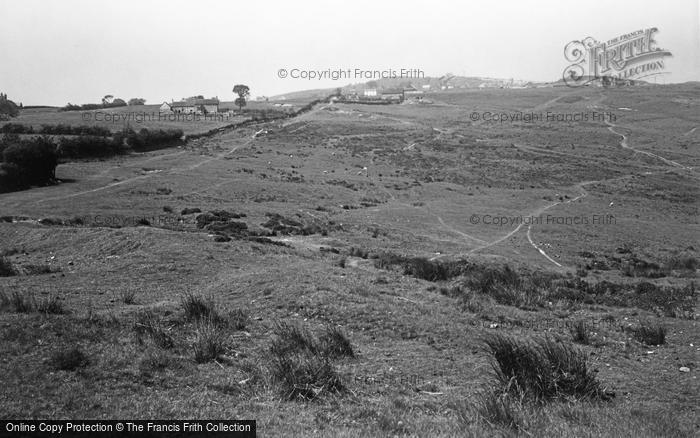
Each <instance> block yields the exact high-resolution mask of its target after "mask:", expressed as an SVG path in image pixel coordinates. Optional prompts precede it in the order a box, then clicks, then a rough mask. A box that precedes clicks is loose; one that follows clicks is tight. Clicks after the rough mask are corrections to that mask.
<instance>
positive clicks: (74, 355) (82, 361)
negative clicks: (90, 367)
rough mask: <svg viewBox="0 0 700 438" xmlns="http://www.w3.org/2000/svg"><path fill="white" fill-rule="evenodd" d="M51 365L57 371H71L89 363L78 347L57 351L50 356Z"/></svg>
mask: <svg viewBox="0 0 700 438" xmlns="http://www.w3.org/2000/svg"><path fill="white" fill-rule="evenodd" d="M50 363H51V365H52V366H53V367H54V368H55V369H57V370H64V371H73V370H76V369H78V368H81V367H84V366H86V365H87V364H88V363H89V360H88V357H87V356H86V355H85V353H83V352H82V350H80V348H78V347H73V348H70V349H68V350H58V351H56V352H54V353H53V354H52V355H51V359H50Z"/></svg>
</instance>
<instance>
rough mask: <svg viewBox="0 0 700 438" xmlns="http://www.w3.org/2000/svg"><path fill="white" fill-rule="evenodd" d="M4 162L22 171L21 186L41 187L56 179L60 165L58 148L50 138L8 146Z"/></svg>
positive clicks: (40, 138) (4, 153)
mask: <svg viewBox="0 0 700 438" xmlns="http://www.w3.org/2000/svg"><path fill="white" fill-rule="evenodd" d="M3 157H4V161H5V162H6V163H10V164H14V165H15V166H17V167H18V168H19V169H20V171H21V177H22V178H21V181H20V182H19V185H21V186H25V185H33V184H36V185H41V184H46V183H48V182H50V181H52V180H54V179H55V178H56V175H55V171H56V166H57V165H58V158H57V154H56V147H55V146H54V144H53V142H52V141H51V139H50V138H49V137H45V136H44V137H39V138H36V139H33V140H25V141H22V142H20V143H17V144H14V145H11V146H8V147H7V148H6V149H5V151H4V152H3Z"/></svg>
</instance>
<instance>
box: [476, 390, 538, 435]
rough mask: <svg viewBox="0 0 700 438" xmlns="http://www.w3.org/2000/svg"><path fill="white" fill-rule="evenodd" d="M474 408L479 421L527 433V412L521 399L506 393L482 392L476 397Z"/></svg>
mask: <svg viewBox="0 0 700 438" xmlns="http://www.w3.org/2000/svg"><path fill="white" fill-rule="evenodd" d="M475 407H476V412H477V414H478V416H479V419H480V420H482V421H485V422H486V423H488V424H490V425H491V426H492V427H497V428H503V429H508V430H512V431H516V432H517V431H527V423H528V412H527V409H526V408H525V406H524V404H523V399H522V398H517V397H514V396H513V394H511V393H510V392H508V391H503V392H500V391H489V392H483V393H481V394H479V395H478V396H477V401H476V403H475Z"/></svg>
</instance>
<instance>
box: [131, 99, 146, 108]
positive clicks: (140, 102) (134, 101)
mask: <svg viewBox="0 0 700 438" xmlns="http://www.w3.org/2000/svg"><path fill="white" fill-rule="evenodd" d="M145 104H146V99H143V98H141V97H132V98H131V99H129V106H132V105H145Z"/></svg>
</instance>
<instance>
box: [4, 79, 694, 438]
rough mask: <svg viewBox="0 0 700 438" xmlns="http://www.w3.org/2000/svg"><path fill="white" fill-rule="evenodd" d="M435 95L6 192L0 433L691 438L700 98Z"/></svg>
mask: <svg viewBox="0 0 700 438" xmlns="http://www.w3.org/2000/svg"><path fill="white" fill-rule="evenodd" d="M428 97H429V100H430V102H431V103H429V104H428V103H426V104H420V103H405V104H402V105H387V106H378V107H375V106H368V105H349V104H347V105H346V104H320V105H317V106H316V107H315V108H314V110H312V111H310V112H308V113H305V114H303V115H300V116H298V117H296V118H292V119H288V120H284V121H278V122H274V123H267V124H260V125H257V126H249V127H245V128H241V129H237V130H224V131H222V132H220V133H218V134H216V135H214V136H212V137H208V138H201V139H197V140H194V141H190V142H188V143H187V144H186V145H185V146H183V147H181V148H178V149H165V150H160V151H155V152H149V153H143V154H130V155H125V156H119V157H116V158H113V159H109V160H105V161H79V162H69V163H63V164H60V165H59V166H58V168H57V171H56V174H57V177H58V178H59V179H60V180H61V181H62V182H61V183H60V184H57V185H54V186H49V187H37V188H33V189H31V190H27V191H22V192H14V193H7V194H2V195H0V217H2V220H0V244H1V247H0V256H1V257H0V292H1V294H0V298H1V300H2V301H1V304H2V313H0V333H2V337H3V340H4V341H3V342H2V343H1V344H0V348H2V354H1V355H0V357H1V358H2V360H1V361H0V375H2V378H1V382H2V384H3V387H4V390H3V391H2V392H1V393H0V416H1V417H3V418H69V417H72V418H75V417H82V418H98V419H100V418H144V419H146V418H159V419H164V418H212V419H214V418H246V419H256V420H257V421H258V431H259V433H260V435H261V436H339V437H354V436H496V435H501V436H503V435H504V436H511V435H523V436H552V437H554V436H556V437H559V436H572V437H573V436H582V435H591V436H635V437H636V436H650V437H651V436H673V437H678V436H688V437H690V436H697V434H698V432H699V431H700V422H698V411H697V407H698V405H699V403H698V402H699V401H700V400H699V398H698V394H700V385H698V379H697V376H698V369H697V357H698V351H699V350H700V339H699V338H698V333H699V330H698V327H697V318H698V310H697V309H698V308H697V303H698V301H697V298H698V295H697V292H696V289H695V288H696V287H697V286H696V284H697V268H698V260H699V258H700V254H698V251H699V250H700V246H699V242H698V235H699V234H698V233H699V232H700V227H699V226H698V178H699V175H698V171H697V168H698V165H700V153H698V146H699V145H700V132H698V130H697V127H698V126H700V112H699V111H698V110H697V109H698V108H699V107H700V89H699V88H698V87H696V86H695V87H694V86H689V85H673V86H660V87H640V88H621V89H599V88H595V89H594V88H584V89H568V88H566V89H564V88H547V89H545V88H542V89H524V90H507V89H505V90H499V89H497V90H478V91H477V90H474V91H464V90H460V91H454V92H446V93H437V94H434V95H430V96H428ZM114 111H117V110H114ZM486 113H489V114H486ZM520 113H522V115H521V116H518V114H520ZM594 113H595V114H598V115H599V116H597V117H596V116H594V115H593V114H594ZM80 114H81V113H80V112H75V113H73V112H69V113H57V112H47V111H46V110H28V111H25V113H23V114H22V115H21V116H20V117H18V118H17V120H16V122H20V123H27V124H32V125H35V124H37V125H40V124H42V123H51V124H54V123H69V124H74V125H76V124H83V123H82V122H81V121H79V120H77V119H76V120H75V121H73V120H72V119H71V118H73V117H74V118H79V117H80ZM500 114H506V116H505V119H504V120H503V121H500V117H501V116H500ZM525 114H530V115H531V116H532V117H535V118H534V119H531V120H526V119H525V118H523V115H525ZM548 114H549V116H548ZM582 114H586V115H587V117H588V119H587V120H584V119H583V118H584V116H582ZM600 114H604V115H605V116H600ZM611 114H612V115H613V116H614V117H612V116H610V115H611ZM494 115H497V116H496V117H497V119H498V120H497V121H493V120H492V119H493V117H494ZM540 115H541V117H542V118H541V119H537V118H536V117H540ZM567 115H568V116H567ZM574 115H578V116H576V117H577V119H576V120H572V121H566V120H565V119H566V117H574ZM214 126H216V125H214ZM177 127H179V128H182V129H185V131H186V133H187V132H197V131H196V130H197V129H200V128H201V129H202V130H209V129H211V128H210V127H209V126H207V127H206V129H204V128H205V127H200V128H193V127H189V126H188V127H183V126H177ZM188 130H189V131H188ZM185 209H198V210H199V211H198V212H197V211H195V212H191V211H188V210H185ZM504 266H507V267H508V268H504ZM511 347H512V348H511ZM509 348H510V350H509ZM509 358H521V359H519V360H513V362H512V363H511V362H508V361H509ZM538 367H541V369H542V370H546V371H543V374H542V375H543V376H544V377H541V380H537V382H538V383H536V384H535V383H533V378H532V377H531V376H530V374H528V370H530V369H539V368H538ZM548 379H549V380H548Z"/></svg>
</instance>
